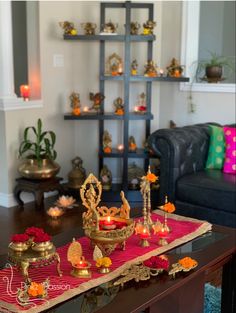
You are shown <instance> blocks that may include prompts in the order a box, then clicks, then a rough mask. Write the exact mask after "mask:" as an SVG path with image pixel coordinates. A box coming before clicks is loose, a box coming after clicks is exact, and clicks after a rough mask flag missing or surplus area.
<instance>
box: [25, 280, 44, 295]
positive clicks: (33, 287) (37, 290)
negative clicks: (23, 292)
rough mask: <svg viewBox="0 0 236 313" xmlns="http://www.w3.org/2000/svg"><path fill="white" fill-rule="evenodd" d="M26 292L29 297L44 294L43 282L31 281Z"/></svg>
mask: <svg viewBox="0 0 236 313" xmlns="http://www.w3.org/2000/svg"><path fill="white" fill-rule="evenodd" d="M27 292H28V295H29V296H31V297H38V296H39V297H40V296H43V295H44V293H45V290H44V286H43V284H38V283H35V282H32V283H31V284H30V286H29V288H28V290H27Z"/></svg>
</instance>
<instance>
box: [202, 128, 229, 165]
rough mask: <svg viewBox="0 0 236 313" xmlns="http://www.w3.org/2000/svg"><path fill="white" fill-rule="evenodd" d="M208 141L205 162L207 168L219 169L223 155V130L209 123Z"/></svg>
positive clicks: (222, 161)
mask: <svg viewBox="0 0 236 313" xmlns="http://www.w3.org/2000/svg"><path fill="white" fill-rule="evenodd" d="M209 131H210V143H209V150H208V156H207V162H206V168H207V169H219V170H221V169H222V167H223V163H224V157H225V138H224V130H223V128H222V127H220V126H214V125H209Z"/></svg>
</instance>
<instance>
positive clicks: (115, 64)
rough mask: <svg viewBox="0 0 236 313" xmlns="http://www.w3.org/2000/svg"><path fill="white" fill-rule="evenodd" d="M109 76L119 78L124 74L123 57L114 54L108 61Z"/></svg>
mask: <svg viewBox="0 0 236 313" xmlns="http://www.w3.org/2000/svg"><path fill="white" fill-rule="evenodd" d="M106 65H107V74H108V75H112V76H118V75H122V74H123V62H122V59H121V57H120V56H119V55H118V54H116V53H113V54H112V55H110V56H109V58H108V60H107V64H106Z"/></svg>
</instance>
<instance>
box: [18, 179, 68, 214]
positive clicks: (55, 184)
mask: <svg viewBox="0 0 236 313" xmlns="http://www.w3.org/2000/svg"><path fill="white" fill-rule="evenodd" d="M61 180H62V178H61V177H53V178H49V179H44V180H36V179H27V178H24V177H20V178H17V179H16V181H17V185H16V187H15V189H14V196H15V199H16V201H17V203H18V204H19V205H20V206H24V202H23V201H22V200H21V198H20V194H21V192H22V191H26V192H31V193H33V194H34V196H35V206H36V208H37V209H39V208H43V206H44V192H49V191H54V190H58V192H59V194H62V193H63V188H62V185H61V184H60V181H61Z"/></svg>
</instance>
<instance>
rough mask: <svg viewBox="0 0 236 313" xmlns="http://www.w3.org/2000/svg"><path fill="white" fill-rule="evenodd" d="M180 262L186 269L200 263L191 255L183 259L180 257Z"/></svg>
mask: <svg viewBox="0 0 236 313" xmlns="http://www.w3.org/2000/svg"><path fill="white" fill-rule="evenodd" d="M178 263H179V264H180V265H181V266H182V267H183V268H185V269H191V268H193V267H195V266H197V265H198V263H197V261H196V260H194V259H192V258H190V257H185V258H183V259H180V260H179V261H178Z"/></svg>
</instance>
